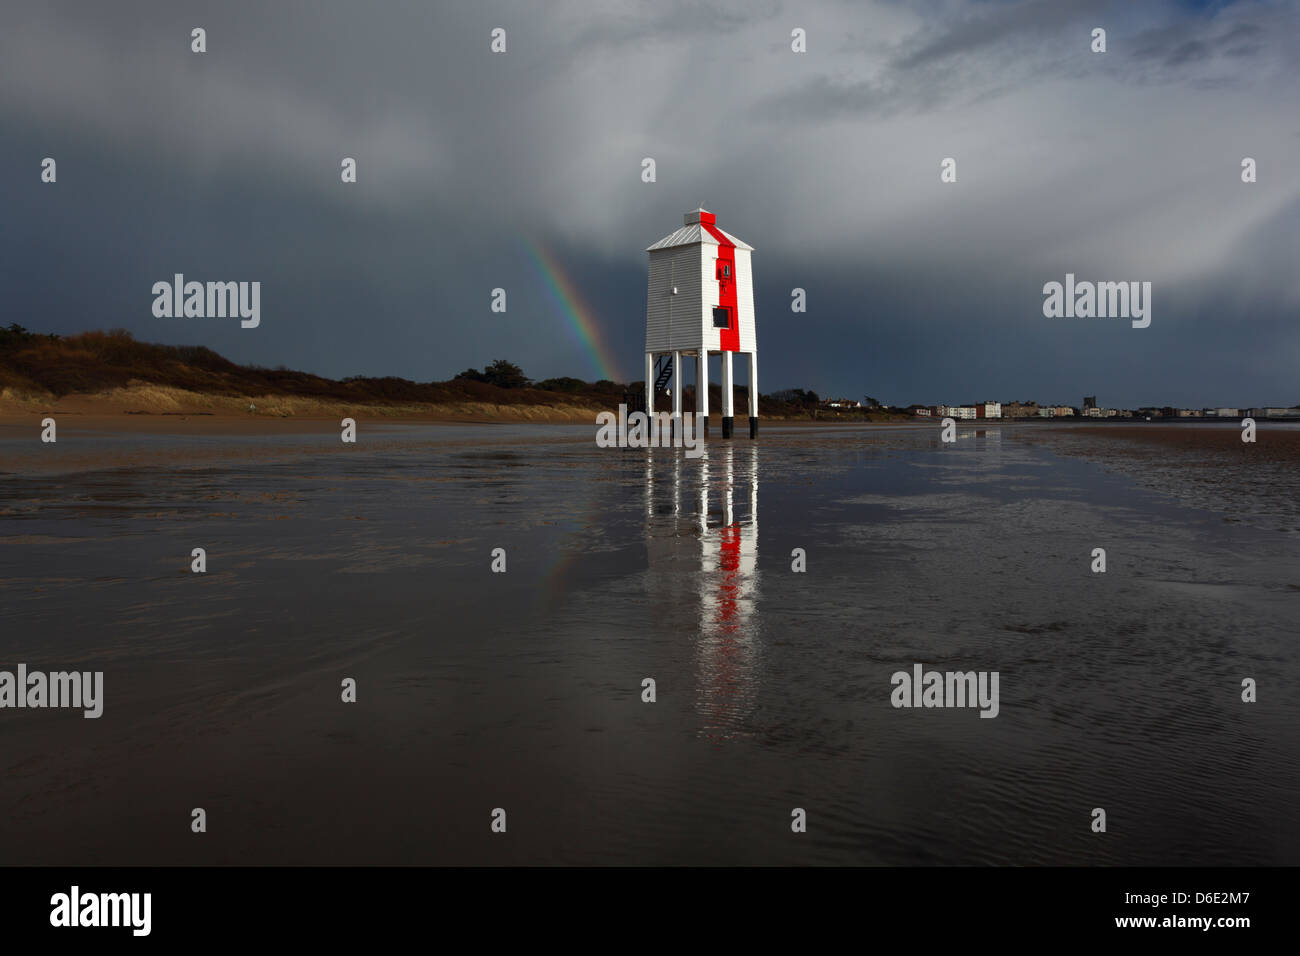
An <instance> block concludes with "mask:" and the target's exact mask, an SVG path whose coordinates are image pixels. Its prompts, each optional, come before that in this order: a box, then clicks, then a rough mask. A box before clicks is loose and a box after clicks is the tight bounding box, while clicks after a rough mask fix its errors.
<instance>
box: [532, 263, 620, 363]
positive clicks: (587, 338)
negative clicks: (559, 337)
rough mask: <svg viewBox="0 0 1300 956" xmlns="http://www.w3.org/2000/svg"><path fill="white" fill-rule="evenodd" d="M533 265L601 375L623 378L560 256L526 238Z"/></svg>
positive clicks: (593, 316) (593, 314) (598, 325)
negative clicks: (557, 256) (558, 257)
mask: <svg viewBox="0 0 1300 956" xmlns="http://www.w3.org/2000/svg"><path fill="white" fill-rule="evenodd" d="M524 248H525V249H526V250H527V251H528V254H529V256H530V258H531V259H532V261H533V265H534V266H535V267H536V269H537V273H538V275H540V276H541V278H542V281H543V282H544V283H545V285H546V288H547V291H549V292H550V294H551V297H552V298H553V299H554V300H555V303H556V304H557V305H558V306H559V307H560V309H561V311H562V312H563V313H564V317H565V318H566V319H568V322H569V329H570V331H571V332H572V333H573V335H574V338H575V340H576V341H577V343H578V344H579V345H581V346H582V348H583V349H584V350H585V351H586V353H587V356H588V358H590V360H591V364H592V366H593V368H594V369H595V372H596V376H597V377H598V378H605V379H609V380H610V381H614V382H618V381H622V379H621V378H620V377H619V363H618V360H617V359H615V358H613V353H612V352H611V350H610V348H609V345H608V344H607V343H606V342H605V335H604V332H603V331H602V330H601V327H600V323H599V321H597V319H596V316H595V312H594V311H593V310H592V308H591V306H589V305H588V304H587V303H586V301H585V300H584V299H583V297H582V293H581V292H580V291H579V290H578V287H577V285H576V284H575V283H574V282H573V280H572V279H570V278H569V276H568V274H567V273H566V272H565V271H564V267H563V265H561V263H560V261H559V259H557V258H556V257H555V255H554V254H553V253H552V252H551V251H550V250H549V249H547V248H546V246H545V245H543V244H542V243H541V242H537V241H533V242H525V243H524Z"/></svg>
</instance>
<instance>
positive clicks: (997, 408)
mask: <svg viewBox="0 0 1300 956" xmlns="http://www.w3.org/2000/svg"><path fill="white" fill-rule="evenodd" d="M975 417H976V418H1001V417H1002V403H1001V402H980V403H979V404H978V405H976V406H975Z"/></svg>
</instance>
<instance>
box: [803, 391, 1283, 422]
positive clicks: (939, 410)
mask: <svg viewBox="0 0 1300 956" xmlns="http://www.w3.org/2000/svg"><path fill="white" fill-rule="evenodd" d="M821 407H822V408H823V409H826V410H828V411H832V410H835V411H838V410H844V411H867V412H872V411H883V412H893V413H896V414H906V415H911V416H913V417H915V418H953V419H956V420H958V421H963V420H968V421H987V420H1006V419H1037V418H1081V419H1082V418H1102V419H1107V418H1122V419H1138V420H1146V421H1156V420H1158V419H1160V420H1164V419H1196V418H1199V419H1210V420H1215V419H1220V420H1222V419H1231V420H1235V421H1236V420H1240V419H1243V418H1273V419H1279V418H1281V419H1300V406H1291V407H1280V406H1268V407H1249V408H1248V407H1244V406H1243V407H1238V408H1227V407H1223V408H1177V407H1174V406H1169V405H1164V406H1144V407H1141V408H1107V407H1105V406H1103V405H1098V404H1097V397H1096V396H1095V395H1086V396H1084V399H1083V404H1082V405H1078V406H1073V405H1039V404H1038V403H1037V402H1034V401H1023V402H975V403H972V404H967V405H916V404H914V405H906V406H902V407H891V406H888V405H881V404H879V403H877V402H876V401H875V400H874V399H871V398H869V397H868V398H867V399H866V400H865V401H858V400H855V399H848V398H833V399H826V400H825V401H823V402H821Z"/></svg>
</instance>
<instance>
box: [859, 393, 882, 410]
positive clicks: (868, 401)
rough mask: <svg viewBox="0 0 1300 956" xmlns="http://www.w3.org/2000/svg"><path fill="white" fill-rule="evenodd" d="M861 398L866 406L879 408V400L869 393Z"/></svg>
mask: <svg viewBox="0 0 1300 956" xmlns="http://www.w3.org/2000/svg"><path fill="white" fill-rule="evenodd" d="M862 398H863V402H864V404H865V405H866V406H867V407H868V408H879V407H880V402H878V401H877V400H876V399H874V398H872V397H871V396H870V395H863V396H862Z"/></svg>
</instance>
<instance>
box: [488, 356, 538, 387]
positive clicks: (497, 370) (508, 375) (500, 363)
mask: <svg viewBox="0 0 1300 956" xmlns="http://www.w3.org/2000/svg"><path fill="white" fill-rule="evenodd" d="M483 381H485V382H489V383H491V384H492V385H496V386H498V387H499V388H526V387H527V386H528V384H529V379H528V377H527V376H526V375H524V370H523V369H521V368H520V367H519V366H518V365H516V364H515V363H514V362H507V361H506V360H505V359H497V360H496V361H494V362H493V363H492V364H491V365H489V366H487V367H486V368H484V369H483Z"/></svg>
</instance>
